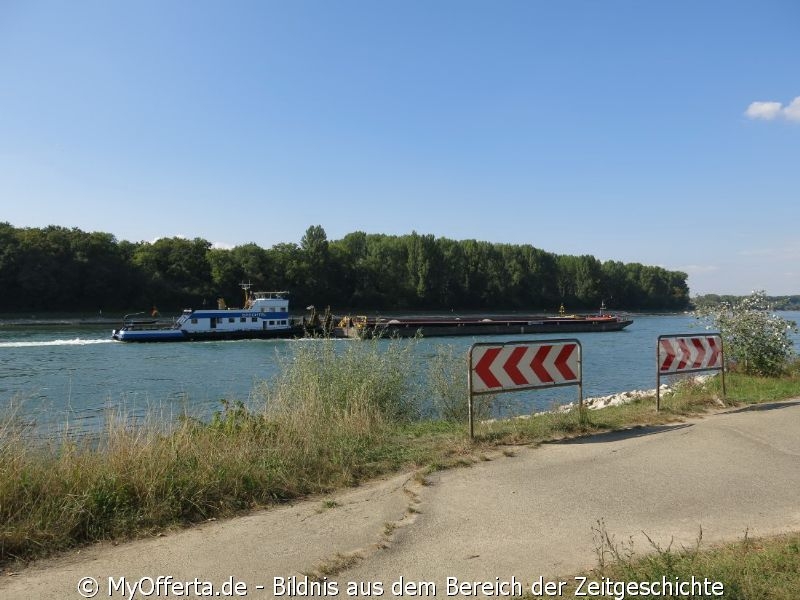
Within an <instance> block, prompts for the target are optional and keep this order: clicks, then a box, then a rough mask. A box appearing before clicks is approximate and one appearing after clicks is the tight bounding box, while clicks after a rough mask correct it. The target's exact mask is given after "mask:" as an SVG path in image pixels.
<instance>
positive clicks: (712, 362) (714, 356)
mask: <svg viewBox="0 0 800 600" xmlns="http://www.w3.org/2000/svg"><path fill="white" fill-rule="evenodd" d="M708 346H709V347H710V348H711V356H709V357H708V366H709V367H719V366H721V365H720V364H719V357H720V348H717V338H714V337H710V338H708Z"/></svg>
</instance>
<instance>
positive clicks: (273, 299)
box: [111, 284, 307, 342]
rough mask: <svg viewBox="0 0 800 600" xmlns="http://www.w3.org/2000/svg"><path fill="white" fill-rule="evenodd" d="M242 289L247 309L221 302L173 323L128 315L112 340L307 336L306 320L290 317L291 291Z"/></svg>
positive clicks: (187, 314) (188, 311) (194, 339)
mask: <svg viewBox="0 0 800 600" xmlns="http://www.w3.org/2000/svg"><path fill="white" fill-rule="evenodd" d="M242 289H243V290H244V293H245V303H244V308H227V307H226V306H225V303H224V301H222V300H219V305H218V308H216V309H201V310H193V309H186V310H184V311H183V313H182V314H181V315H180V316H179V317H178V318H177V319H175V321H174V322H172V323H169V322H167V323H164V322H160V321H158V320H157V319H137V318H136V316H137V315H126V316H125V317H124V318H123V322H122V326H121V327H120V328H119V329H114V330H113V332H112V334H111V338H112V339H114V340H117V341H120V342H185V341H200V340H240V339H269V338H291V337H301V336H303V335H304V334H305V333H306V325H307V324H306V322H305V319H300V320H299V321H298V320H296V319H292V318H291V317H290V316H289V300H288V295H289V294H288V292H250V284H242ZM138 314H139V315H141V314H142V313H138Z"/></svg>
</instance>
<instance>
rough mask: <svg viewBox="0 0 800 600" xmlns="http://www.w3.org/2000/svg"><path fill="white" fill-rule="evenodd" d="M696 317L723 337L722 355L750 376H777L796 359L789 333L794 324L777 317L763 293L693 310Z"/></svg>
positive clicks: (794, 329) (794, 328)
mask: <svg viewBox="0 0 800 600" xmlns="http://www.w3.org/2000/svg"><path fill="white" fill-rule="evenodd" d="M695 316H696V317H697V318H698V319H699V320H700V321H702V322H704V323H705V324H706V329H716V330H718V331H719V333H720V335H721V336H722V342H723V344H724V346H725V356H726V358H727V359H728V360H729V361H735V362H736V363H737V365H739V366H740V367H741V369H742V371H743V372H745V373H748V374H750V375H765V376H777V375H780V374H781V373H783V372H784V371H785V369H786V367H787V366H788V364H789V361H790V360H792V359H793V358H795V352H794V347H793V344H792V339H791V338H790V337H789V333H790V332H792V331H794V332H797V323H795V322H794V321H790V320H788V319H784V318H782V317H779V316H778V315H776V314H775V313H774V312H773V310H772V307H771V306H770V305H769V302H768V301H767V296H766V293H765V292H764V291H763V290H762V291H756V292H753V293H752V294H750V295H749V296H746V297H744V298H742V299H740V300H738V301H737V302H734V303H729V302H723V303H721V304H719V305H717V306H709V307H704V308H701V309H698V310H697V311H695Z"/></svg>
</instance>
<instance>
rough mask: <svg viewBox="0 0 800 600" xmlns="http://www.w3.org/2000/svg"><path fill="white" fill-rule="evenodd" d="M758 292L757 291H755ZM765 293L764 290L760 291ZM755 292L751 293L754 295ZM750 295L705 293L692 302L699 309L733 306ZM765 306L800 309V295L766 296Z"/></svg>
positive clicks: (771, 308)
mask: <svg viewBox="0 0 800 600" xmlns="http://www.w3.org/2000/svg"><path fill="white" fill-rule="evenodd" d="M753 293H756V292H753ZM759 293H763V292H759ZM752 295H753V294H750V296H752ZM750 296H734V295H719V294H703V295H701V296H696V297H695V298H693V299H692V304H693V305H694V306H695V307H696V308H698V309H706V308H713V307H717V306H722V305H725V304H727V305H729V306H732V305H734V304H737V303H739V302H741V301H742V300H744V299H745V298H749V297H750ZM764 306H766V307H768V308H769V310H800V296H799V295H793V296H766V295H765V296H764Z"/></svg>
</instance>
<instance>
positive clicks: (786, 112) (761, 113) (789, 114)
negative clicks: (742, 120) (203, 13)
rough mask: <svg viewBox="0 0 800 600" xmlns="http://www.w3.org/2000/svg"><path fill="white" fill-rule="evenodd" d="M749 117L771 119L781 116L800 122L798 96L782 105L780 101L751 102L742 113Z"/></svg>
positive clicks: (799, 101) (799, 100)
mask: <svg viewBox="0 0 800 600" xmlns="http://www.w3.org/2000/svg"><path fill="white" fill-rule="evenodd" d="M744 114H745V115H746V116H747V117H748V118H749V119H763V120H765V121H772V120H773V119H777V118H783V119H787V120H789V121H798V122H800V96H797V97H796V98H795V99H794V100H792V101H791V102H790V103H789V104H787V105H786V106H784V105H783V104H781V103H780V102H751V103H750V106H748V107H747V110H746V111H745V113H744Z"/></svg>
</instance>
